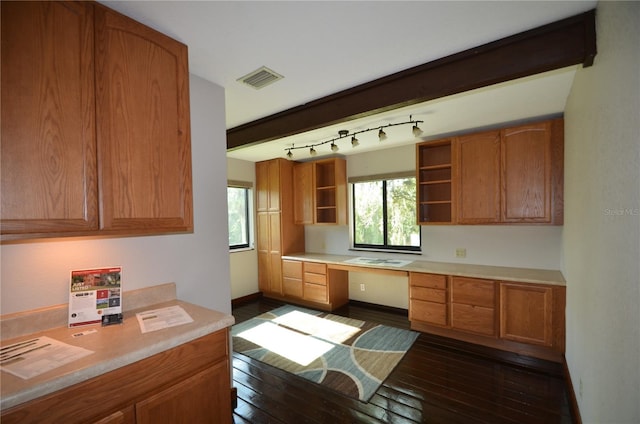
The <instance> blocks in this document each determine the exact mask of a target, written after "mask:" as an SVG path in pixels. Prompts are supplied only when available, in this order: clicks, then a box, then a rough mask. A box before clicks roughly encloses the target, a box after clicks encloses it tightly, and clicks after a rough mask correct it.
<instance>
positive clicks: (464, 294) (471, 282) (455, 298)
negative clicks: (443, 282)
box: [451, 277, 496, 308]
mask: <svg viewBox="0 0 640 424" xmlns="http://www.w3.org/2000/svg"><path fill="white" fill-rule="evenodd" d="M451 302H452V303H461V304H465V305H472V306H484V307H485V308H494V307H495V303H496V285H495V283H494V282H493V281H491V280H482V279H477V278H465V277H453V278H452V279H451Z"/></svg>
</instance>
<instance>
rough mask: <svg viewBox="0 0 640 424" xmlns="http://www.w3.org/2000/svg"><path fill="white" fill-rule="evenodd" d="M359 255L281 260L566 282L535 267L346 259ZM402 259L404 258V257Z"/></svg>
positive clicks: (301, 255)
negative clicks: (378, 261) (380, 262)
mask: <svg viewBox="0 0 640 424" xmlns="http://www.w3.org/2000/svg"><path fill="white" fill-rule="evenodd" d="M358 257H368V256H367V255H366V254H363V255H358V256H355V255H354V256H351V255H331V254H326V253H296V254H289V255H285V256H283V257H282V259H293V260H304V261H308V262H322V263H326V264H328V265H329V266H330V265H340V266H348V267H358V268H362V271H363V272H366V268H373V269H390V270H395V271H406V272H410V271H413V272H426V273H431V274H443V275H455V276H459V277H473V278H485V279H490V280H498V281H514V282H520V283H537V284H551V285H556V286H565V285H566V281H565V279H564V277H563V275H562V273H561V272H560V271H557V270H547V269H535V268H511V267H503V266H490V265H470V264H461V263H448V262H431V261H422V260H411V259H410V257H407V258H406V260H411V262H410V263H408V264H406V265H404V264H403V265H401V266H390V265H385V264H384V263H382V264H360V263H358V264H355V263H353V262H347V261H350V260H353V259H354V258H358ZM403 260H404V259H403Z"/></svg>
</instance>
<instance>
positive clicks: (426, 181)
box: [416, 140, 453, 224]
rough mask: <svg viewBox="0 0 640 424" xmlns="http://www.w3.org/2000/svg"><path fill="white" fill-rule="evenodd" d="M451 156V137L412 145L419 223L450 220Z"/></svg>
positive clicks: (450, 221)
mask: <svg viewBox="0 0 640 424" xmlns="http://www.w3.org/2000/svg"><path fill="white" fill-rule="evenodd" d="M451 156H452V154H451V140H440V141H431V142H424V143H419V144H417V145H416V159H417V166H416V169H417V174H418V175H417V176H416V178H417V183H418V199H417V201H418V223H419V224H451V223H452V222H453V215H452V211H453V207H452V187H451V181H452V174H453V172H452V166H451V164H452V159H451Z"/></svg>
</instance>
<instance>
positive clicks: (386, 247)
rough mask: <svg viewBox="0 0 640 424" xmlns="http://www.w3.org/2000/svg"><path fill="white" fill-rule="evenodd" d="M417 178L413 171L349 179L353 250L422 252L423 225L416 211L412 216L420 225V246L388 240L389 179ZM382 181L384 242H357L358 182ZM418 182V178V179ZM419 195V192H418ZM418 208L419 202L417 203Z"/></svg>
mask: <svg viewBox="0 0 640 424" xmlns="http://www.w3.org/2000/svg"><path fill="white" fill-rule="evenodd" d="M409 178H413V179H416V175H415V172H413V171H412V172H411V173H407V172H405V173H394V174H385V175H377V176H370V177H360V178H350V179H349V186H350V187H349V190H350V192H351V196H350V220H351V229H350V239H351V249H352V250H364V251H376V252H393V253H409V254H421V253H422V226H421V225H419V224H418V223H417V218H416V217H417V213H414V214H413V215H412V216H413V217H414V218H415V219H416V222H415V225H416V226H417V227H418V239H419V245H418V246H407V245H402V246H397V245H391V244H389V242H388V239H389V234H388V225H387V223H388V216H387V182H388V181H389V180H397V179H409ZM378 181H381V182H382V199H381V201H382V211H383V215H382V220H383V222H382V226H383V239H384V243H383V244H381V245H379V244H368V243H356V213H355V210H356V198H355V196H356V190H355V186H356V184H358V183H366V182H378ZM416 183H417V180H416ZM416 196H417V193H416ZM416 208H417V203H416Z"/></svg>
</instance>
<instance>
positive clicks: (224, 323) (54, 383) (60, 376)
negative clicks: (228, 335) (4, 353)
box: [0, 283, 235, 410]
mask: <svg viewBox="0 0 640 424" xmlns="http://www.w3.org/2000/svg"><path fill="white" fill-rule="evenodd" d="M160 288H161V289H162V290H164V292H165V293H167V292H168V293H169V295H168V296H166V295H163V296H161V297H157V296H154V293H153V288H149V289H141V290H136V291H135V292H136V293H135V295H133V294H132V295H131V302H128V300H129V298H128V295H129V293H130V292H125V293H124V296H123V299H124V302H123V303H124V305H125V306H126V305H127V304H129V305H130V308H131V306H133V309H129V310H127V308H126V307H125V311H124V322H123V323H122V324H116V325H111V326H107V327H102V326H101V325H100V324H97V325H89V326H84V327H75V328H68V327H67V326H66V324H61V325H62V326H58V327H54V328H49V329H43V330H39V329H37V328H36V329H35V331H36V332H32V333H31V334H28V333H27V331H24V329H23V331H22V332H21V334H20V335H19V336H15V334H14V335H12V338H11V339H7V340H3V341H2V345H3V346H4V345H8V344H11V343H15V342H19V341H21V340H25V339H27V338H32V337H36V336H47V337H50V338H52V339H55V340H58V341H60V342H63V343H66V344H69V345H73V346H78V347H82V348H85V349H89V350H91V351H93V353H92V354H90V355H87V356H85V357H83V358H81V359H79V360H77V361H75V362H73V363H70V364H66V365H63V366H61V367H58V368H56V369H54V370H51V371H48V372H45V373H43V374H41V375H39V376H36V377H33V378H30V379H27V380H24V379H22V378H19V377H16V376H14V375H12V374H9V373H7V372H2V388H1V398H2V399H1V401H0V409H2V410H5V409H7V408H10V407H12V406H15V405H18V404H21V403H24V402H27V401H29V400H32V399H35V398H38V397H40V396H43V395H46V394H49V393H52V392H55V391H57V390H60V389H63V388H66V387H69V386H72V385H74V384H76V383H79V382H82V381H85V380H88V379H90V378H93V377H96V376H99V375H102V374H104V373H107V372H109V371H113V370H115V369H117V368H120V367H124V366H126V365H129V364H132V363H134V362H137V361H140V360H142V359H145V358H148V357H150V356H153V355H155V354H158V353H161V352H164V351H166V350H169V349H172V348H174V347H176V346H179V345H182V344H184V343H188V342H190V341H193V340H195V339H198V338H200V337H202V336H205V335H208V334H210V333H213V332H215V331H218V330H221V329H224V328H227V327H230V326H232V325H233V324H234V322H235V321H234V318H233V316H232V315H229V314H224V313H222V312H217V311H213V310H210V309H207V308H203V307H201V306H197V305H194V304H191V303H187V302H182V301H180V300H177V299H175V285H173V283H169V284H167V285H162V286H160ZM171 293H173V296H172V295H171ZM172 297H173V298H172ZM143 299H148V300H151V301H155V300H162V301H161V302H159V303H153V304H150V303H149V302H148V301H146V302H145V301H144V300H143ZM174 305H179V306H181V307H182V308H184V310H185V311H186V312H187V313H188V314H189V315H190V316H191V318H193V322H191V323H188V324H182V325H178V326H175V327H170V328H165V329H162V330H158V331H152V332H148V333H144V334H143V333H142V332H141V330H140V326H139V324H138V321H137V319H136V313H137V312H142V311H146V310H150V309H158V308H164V307H168V306H174ZM43 313H46V314H49V315H51V313H52V312H51V311H50V310H47V311H43ZM37 314H38V312H34V316H33V318H32V322H38V320H39V318H38V316H37ZM55 314H58V312H55ZM19 315H20V317H19V319H21V320H23V323H22V324H20V323H18V322H13V327H16V326H20V325H23V326H24V322H26V321H24V320H28V319H29V316H28V315H26V314H24V313H21V314H19ZM64 316H65V317H66V313H65V314H64ZM2 318H3V321H4V320H5V317H4V316H3V317H2ZM9 318H13V317H9ZM40 320H41V318H40ZM57 324H60V323H57ZM4 328H6V323H4V325H3V329H4ZM91 329H96V330H97V331H96V332H94V333H90V334H85V335H82V336H80V337H73V334H76V333H80V332H83V331H87V330H91ZM3 335H5V333H4V332H3Z"/></svg>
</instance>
